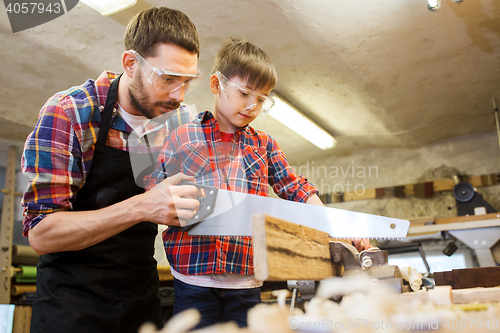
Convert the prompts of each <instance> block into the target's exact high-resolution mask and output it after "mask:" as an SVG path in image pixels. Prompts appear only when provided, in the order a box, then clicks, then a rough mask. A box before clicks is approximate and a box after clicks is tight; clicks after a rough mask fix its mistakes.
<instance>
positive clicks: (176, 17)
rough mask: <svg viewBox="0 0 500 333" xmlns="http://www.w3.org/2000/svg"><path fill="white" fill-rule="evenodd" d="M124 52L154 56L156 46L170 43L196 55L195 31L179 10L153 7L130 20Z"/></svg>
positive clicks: (196, 35)
mask: <svg viewBox="0 0 500 333" xmlns="http://www.w3.org/2000/svg"><path fill="white" fill-rule="evenodd" d="M124 43H125V49H126V50H134V51H136V52H138V53H139V54H140V55H142V56H143V57H154V56H155V54H156V46H158V44H160V43H163V44H173V45H176V46H179V47H181V48H183V49H185V50H187V51H189V52H191V53H195V54H197V55H198V56H199V55H200V42H199V40H198V32H197V31H196V27H195V26H194V24H193V22H191V20H190V19H189V17H187V15H186V14H184V13H183V12H181V11H180V10H176V9H171V8H167V7H159V8H156V7H153V8H148V9H145V10H142V11H140V12H139V13H137V14H136V15H135V16H134V17H133V18H132V20H130V22H129V24H128V26H127V30H126V32H125V38H124Z"/></svg>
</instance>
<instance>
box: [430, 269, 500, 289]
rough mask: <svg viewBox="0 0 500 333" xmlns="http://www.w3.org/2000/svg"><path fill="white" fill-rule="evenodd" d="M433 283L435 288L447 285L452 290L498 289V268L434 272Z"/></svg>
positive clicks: (499, 276) (499, 280)
mask: <svg viewBox="0 0 500 333" xmlns="http://www.w3.org/2000/svg"><path fill="white" fill-rule="evenodd" d="M434 282H435V283H436V286H442V285H449V286H452V287H453V289H466V288H476V287H484V288H489V287H499V286H500V267H498V266H497V267H478V268H463V269H453V270H451V271H445V272H435V273H434Z"/></svg>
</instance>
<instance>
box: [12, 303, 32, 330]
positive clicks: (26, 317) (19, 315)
mask: <svg viewBox="0 0 500 333" xmlns="http://www.w3.org/2000/svg"><path fill="white" fill-rule="evenodd" d="M30 324H31V305H16V307H15V308H14V323H13V325H12V333H29V332H30Z"/></svg>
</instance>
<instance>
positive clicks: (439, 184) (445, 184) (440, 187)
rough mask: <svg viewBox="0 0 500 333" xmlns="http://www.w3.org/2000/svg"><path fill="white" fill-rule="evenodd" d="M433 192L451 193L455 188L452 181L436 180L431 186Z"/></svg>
mask: <svg viewBox="0 0 500 333" xmlns="http://www.w3.org/2000/svg"><path fill="white" fill-rule="evenodd" d="M433 187H434V192H442V191H451V190H453V188H454V187H455V182H454V181H453V179H442V180H436V181H434V184H433Z"/></svg>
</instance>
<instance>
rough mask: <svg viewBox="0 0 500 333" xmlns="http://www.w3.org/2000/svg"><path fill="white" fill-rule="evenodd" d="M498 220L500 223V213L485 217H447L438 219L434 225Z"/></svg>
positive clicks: (484, 215)
mask: <svg viewBox="0 0 500 333" xmlns="http://www.w3.org/2000/svg"><path fill="white" fill-rule="evenodd" d="M494 219H498V220H499V221H500V213H490V214H483V215H469V216H454V217H445V218H442V219H436V221H435V222H434V224H446V223H460V222H474V221H482V220H494Z"/></svg>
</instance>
